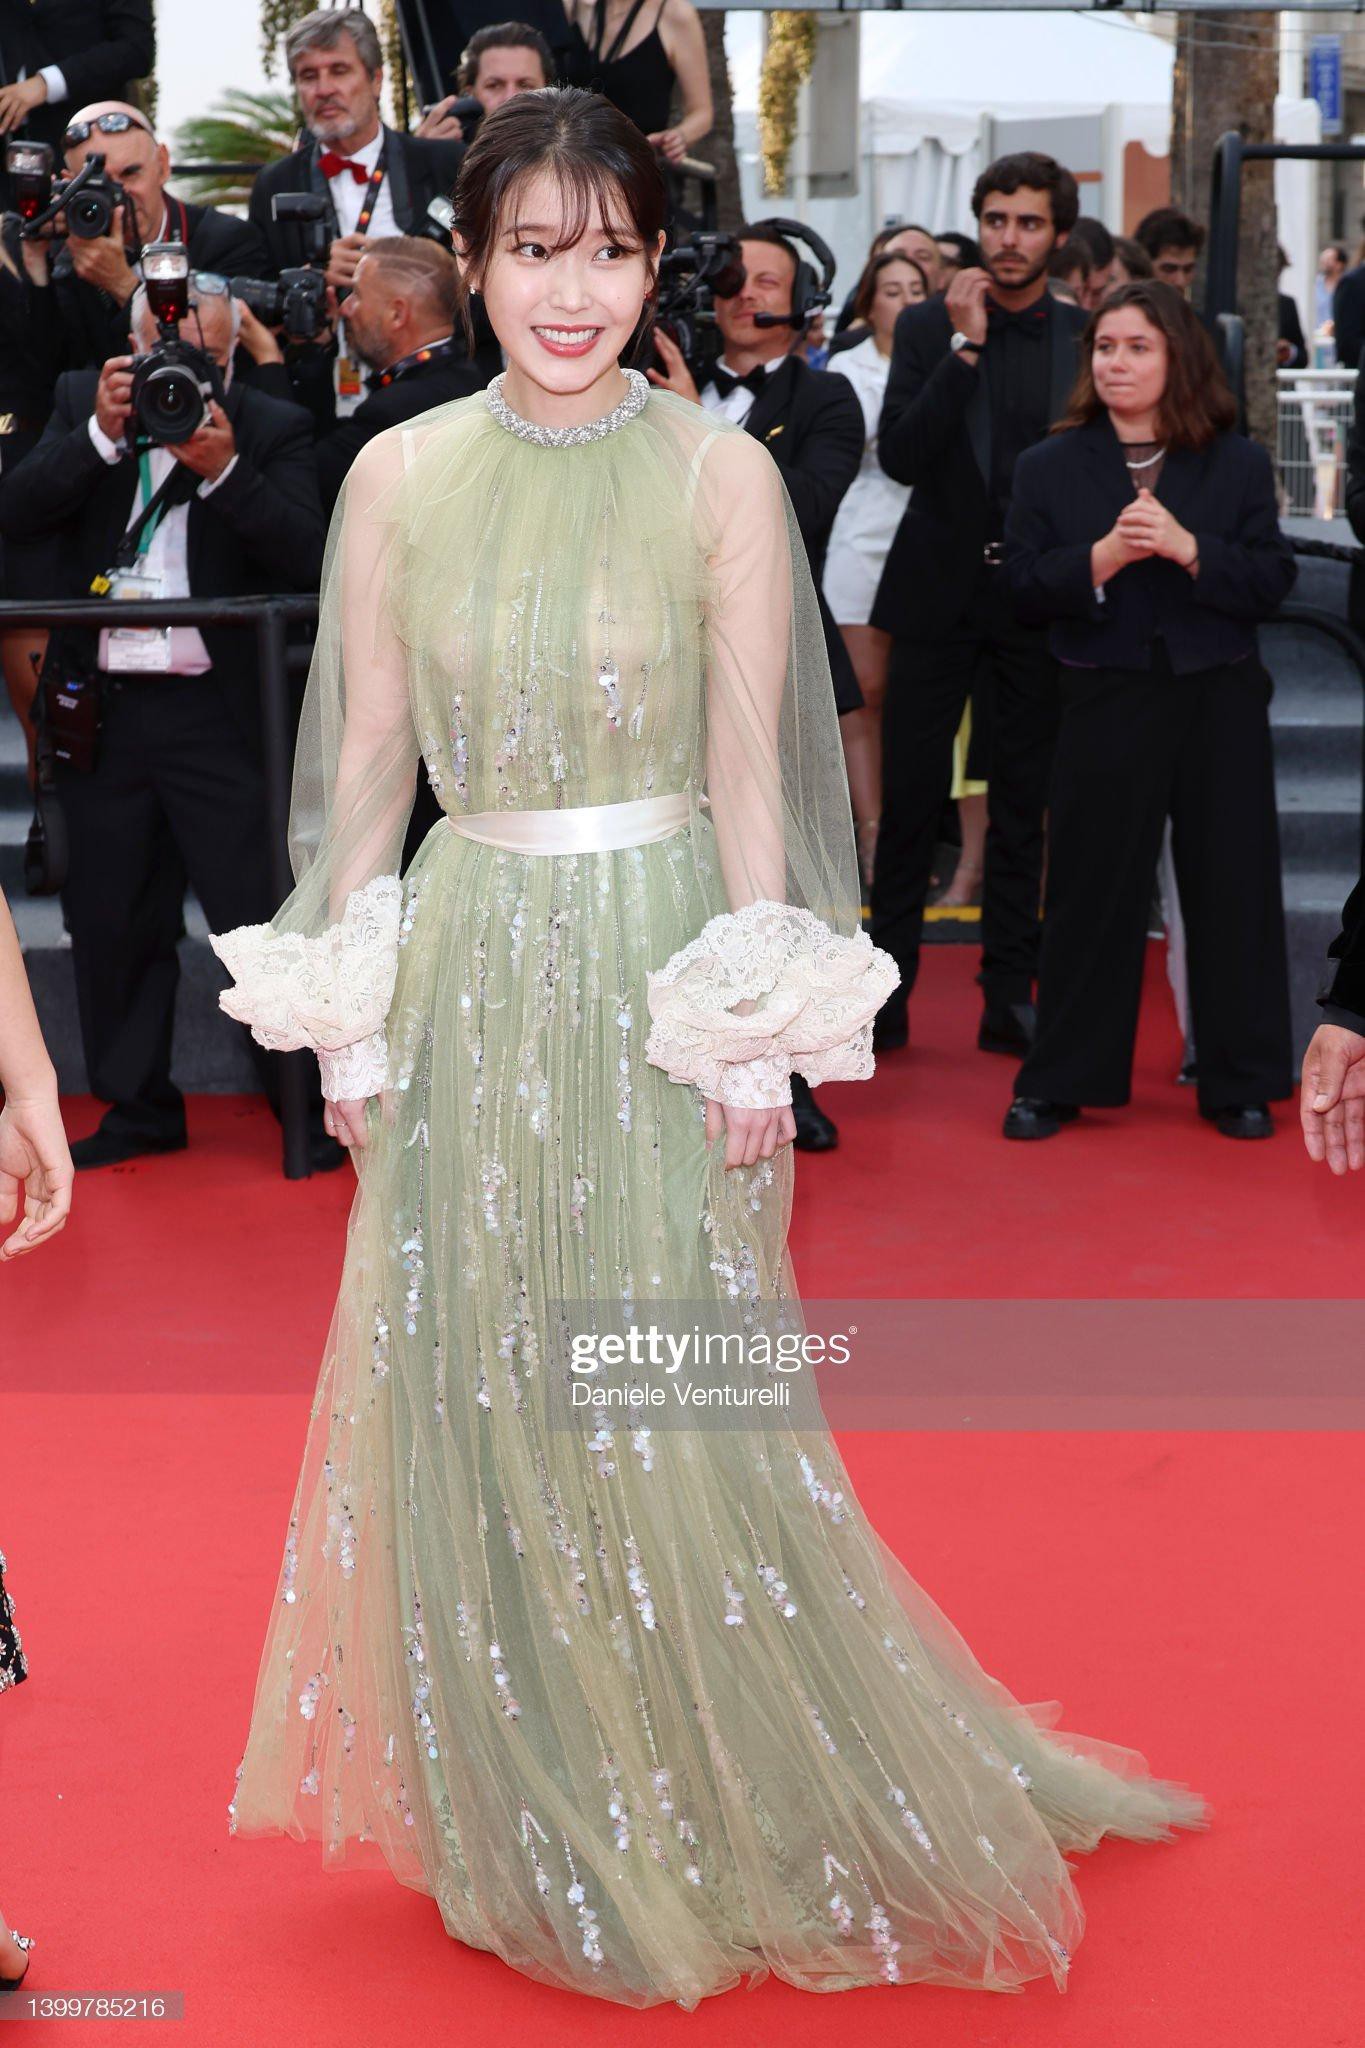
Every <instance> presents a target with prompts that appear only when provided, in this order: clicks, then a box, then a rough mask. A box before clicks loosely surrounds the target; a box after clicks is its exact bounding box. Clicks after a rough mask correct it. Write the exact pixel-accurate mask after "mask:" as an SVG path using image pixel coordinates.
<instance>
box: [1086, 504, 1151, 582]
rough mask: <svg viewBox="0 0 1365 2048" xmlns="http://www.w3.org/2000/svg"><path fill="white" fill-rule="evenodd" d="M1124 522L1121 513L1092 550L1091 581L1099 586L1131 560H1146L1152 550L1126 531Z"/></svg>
mask: <svg viewBox="0 0 1365 2048" xmlns="http://www.w3.org/2000/svg"><path fill="white" fill-rule="evenodd" d="M1122 522H1123V514H1122V513H1120V514H1119V517H1118V520H1117V521H1116V522H1115V524H1114V525H1113V526H1111V527H1110V529H1109V531H1108V533H1106V535H1105V536H1104V539H1103V540H1097V541H1096V542H1095V545H1094V546H1093V547H1092V548H1091V550H1090V581H1091V582H1092V583H1093V584H1095V585H1097V586H1098V585H1099V584H1101V583H1107V582H1108V581H1109V579H1110V577H1111V576H1117V575H1118V573H1119V570H1120V569H1126V568H1127V567H1128V564H1129V563H1130V562H1145V561H1146V560H1147V558H1148V556H1149V555H1150V554H1151V552H1152V550H1151V549H1150V548H1149V547H1148V546H1147V544H1146V542H1145V541H1140V540H1138V539H1137V538H1136V537H1135V536H1134V535H1132V534H1130V533H1128V532H1127V531H1125V529H1124V526H1123V523H1122Z"/></svg>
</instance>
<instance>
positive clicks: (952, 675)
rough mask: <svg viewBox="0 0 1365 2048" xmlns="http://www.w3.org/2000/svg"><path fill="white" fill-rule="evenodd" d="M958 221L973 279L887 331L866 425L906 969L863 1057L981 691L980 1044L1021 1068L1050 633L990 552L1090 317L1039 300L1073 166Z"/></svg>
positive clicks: (1007, 160)
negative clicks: (878, 477) (884, 488)
mask: <svg viewBox="0 0 1365 2048" xmlns="http://www.w3.org/2000/svg"><path fill="white" fill-rule="evenodd" d="M972 210H973V212H974V213H975V215H976V218H977V221H978V223H979V235H980V241H981V249H982V260H983V265H984V267H983V268H980V269H978V268H976V267H971V268H968V269H964V270H961V271H959V272H958V274H957V276H956V277H955V278H954V279H953V280H952V282H951V283H950V285H949V286H948V290H947V293H946V295H945V296H944V297H943V298H934V299H929V300H927V301H926V302H924V303H923V304H921V305H917V306H907V307H906V308H905V310H904V311H903V312H902V313H901V315H900V317H899V318H898V319H897V321H896V326H895V331H894V338H893V354H892V359H891V372H890V375H889V377H888V378H887V384H886V394H885V397H884V399H883V402H882V411H881V417H880V420H879V422H878V430H877V453H878V459H879V460H880V462H881V465H882V468H883V469H884V470H885V471H886V472H887V474H888V475H889V476H892V477H894V478H895V479H896V481H897V482H898V483H903V484H910V485H912V486H913V489H912V493H911V497H910V502H909V504H908V505H907V507H906V509H905V513H904V515H903V517H902V519H901V523H900V526H899V527H898V528H897V531H896V536H895V539H894V540H893V541H892V543H891V547H890V550H889V551H888V554H887V559H886V565H885V567H884V569H883V571H882V577H881V582H880V584H879V585H878V589H877V595H876V598H875V600H874V603H873V607H872V624H873V625H874V626H880V627H881V629H882V630H883V631H884V632H887V633H890V634H891V635H892V636H893V643H894V644H893V646H892V650H891V662H890V667H889V670H888V674H887V689H886V708H885V711H884V713H883V729H882V752H883V785H882V815H881V826H880V829H879V831H878V834H877V852H876V860H875V866H874V872H873V882H872V938H873V941H874V943H875V944H876V945H879V946H883V947H885V949H886V951H887V952H888V953H890V954H891V955H892V956H893V958H894V959H895V961H896V963H897V965H898V966H899V968H900V973H901V979H900V986H899V987H898V988H897V989H896V990H894V991H893V993H892V994H891V996H890V997H889V998H888V1000H887V1002H886V1004H885V1006H884V1008H883V1009H882V1011H881V1014H880V1015H879V1017H878V1019H877V1024H876V1028H875V1030H874V1035H873V1043H874V1045H876V1046H877V1047H878V1048H879V1049H880V1050H890V1049H891V1048H893V1047H895V1046H900V1045H904V1044H905V1042H906V1039H907V1037H908V1035H909V1021H908V1012H907V999H908V997H909V994H910V991H911V989H912V988H913V987H914V983H915V976H916V974H917V972H918V969H919V952H920V934H921V928H922V925H923V919H924V903H925V897H926V895H927V893H928V888H929V874H930V868H931V865H932V862H933V854H934V842H935V838H936V835H937V826H938V819H939V815H940V813H941V811H942V808H943V803H944V800H945V798H946V796H947V793H948V789H949V786H950V777H951V766H952V746H953V736H954V734H955V733H956V732H957V729H958V726H959V724H960V723H961V719H962V713H963V710H964V708H965V706H966V704H967V702H968V700H969V699H970V698H971V697H972V696H973V694H974V693H976V694H977V697H978V703H979V702H980V697H981V693H983V692H984V693H985V695H986V702H987V704H988V705H989V707H990V730H991V744H990V761H989V766H988V769H987V774H988V790H989V793H988V797H987V803H988V819H989V822H988V826H987V832H986V871H985V877H984V883H983V889H982V908H981V938H982V946H981V971H980V975H979V977H978V979H979V981H980V983H981V988H982V992H983V996H984V1014H983V1016H982V1020H981V1028H980V1032H979V1035H978V1040H977V1042H978V1044H979V1045H980V1046H981V1048H982V1050H983V1051H988V1052H1002V1053H1010V1054H1023V1053H1025V1052H1027V1051H1028V1049H1029V1046H1030V1045H1031V1043H1032V1040H1033V1032H1034V1009H1033V978H1034V975H1035V973H1036V970H1037V960H1038V940H1039V920H1038V909H1039V898H1040V893H1041V883H1042V863H1043V814H1044V810H1045V808H1046V804H1047V789H1048V778H1049V775H1050V773H1051V767H1052V754H1053V748H1054V744H1055V740H1056V732H1057V723H1058V716H1059V704H1058V690H1057V672H1056V665H1055V663H1054V662H1053V660H1052V658H1051V656H1050V655H1049V654H1048V651H1047V640H1046V635H1045V633H1044V632H1043V630H1042V629H1041V628H1038V627H1033V626H1027V627H1026V626H1021V625H1019V624H1018V623H1017V622H1016V620H1015V618H1014V616H1013V613H1012V610H1011V607H1010V604H1009V601H1008V598H1007V595H1006V592H1005V586H1004V581H1003V574H1002V569H1001V566H1000V564H1001V553H1002V540H1003V535H1004V530H1005V513H1006V509H1007V507H1008V504H1009V493H1010V481H1011V477H1012V475H1013V470H1014V463H1015V459H1016V457H1017V456H1018V455H1020V454H1021V453H1022V451H1023V450H1024V449H1025V448H1027V447H1029V446H1030V445H1031V444H1032V443H1033V442H1035V441H1039V440H1041V439H1042V437H1043V435H1044V434H1045V433H1046V432H1047V430H1048V427H1049V425H1050V423H1051V422H1052V421H1053V420H1055V419H1056V418H1058V416H1059V415H1060V414H1061V413H1062V411H1063V410H1064V409H1065V405H1066V400H1067V395H1068V393H1069V391H1070V389H1071V385H1072V381H1073V379H1074V377H1075V373H1076V365H1077V350H1076V341H1077V337H1078V336H1079V334H1080V331H1081V329H1082V328H1083V327H1084V326H1085V323H1086V317H1087V316H1086V314H1085V313H1084V312H1083V311H1082V310H1081V309H1080V308H1079V307H1078V306H1072V305H1068V304H1066V303H1065V302H1064V301H1063V300H1061V299H1058V298H1055V297H1054V296H1053V295H1052V294H1051V293H1050V292H1049V291H1048V288H1047V274H1048V263H1049V259H1050V257H1051V255H1052V252H1053V250H1054V248H1056V247H1057V245H1058V244H1059V243H1060V242H1062V241H1063V240H1064V239H1065V237H1066V235H1067V234H1068V232H1069V231H1070V229H1071V227H1072V225H1073V223H1074V222H1075V219H1076V215H1077V212H1078V210H1079V201H1078V196H1077V190H1076V181H1075V179H1074V178H1073V177H1072V175H1071V173H1070V172H1069V171H1067V170H1064V169H1063V168H1062V166H1061V165H1060V164H1058V163H1056V162H1055V161H1054V160H1053V158H1051V157H1049V156H1041V155H1038V154H1036V153H1034V152H1032V151H1027V152H1024V153H1021V154H1019V155H1014V156H1006V157H1001V158H1000V159H999V160H998V161H997V162H995V163H993V164H991V165H990V166H989V168H988V169H987V170H985V171H984V172H983V173H982V175H981V176H980V177H979V178H978V179H977V182H976V189H975V191H974V193H973V195H972Z"/></svg>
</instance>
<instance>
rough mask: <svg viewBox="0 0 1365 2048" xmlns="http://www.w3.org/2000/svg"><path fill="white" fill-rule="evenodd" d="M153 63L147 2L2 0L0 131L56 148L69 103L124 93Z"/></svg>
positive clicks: (149, 0) (149, 1) (149, 71)
mask: <svg viewBox="0 0 1365 2048" xmlns="http://www.w3.org/2000/svg"><path fill="white" fill-rule="evenodd" d="M155 64H156V29H155V26H154V23H153V17H152V0H0V134H4V135H10V134H14V133H16V132H17V133H19V134H22V135H23V137H24V139H25V140H26V141H29V142H47V143H50V144H51V145H52V147H53V148H54V149H55V150H57V151H58V153H60V150H61V142H62V134H63V131H64V130H65V128H66V124H67V122H68V120H69V119H70V117H71V110H72V108H73V107H79V106H80V105H81V104H82V102H83V101H86V100H102V99H105V98H116V99H122V98H123V97H124V95H125V94H126V93H127V91H128V88H129V86H130V85H131V84H132V83H133V81H134V79H138V78H150V77H151V75H152V71H153V68H154V66H155Z"/></svg>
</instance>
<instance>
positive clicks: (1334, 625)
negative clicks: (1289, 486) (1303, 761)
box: [1268, 540, 1365, 871]
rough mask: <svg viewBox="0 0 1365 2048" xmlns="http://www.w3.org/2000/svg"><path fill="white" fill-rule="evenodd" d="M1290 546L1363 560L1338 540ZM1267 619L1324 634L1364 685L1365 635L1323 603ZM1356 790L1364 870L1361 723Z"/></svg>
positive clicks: (1364, 554) (1335, 558)
mask: <svg viewBox="0 0 1365 2048" xmlns="http://www.w3.org/2000/svg"><path fill="white" fill-rule="evenodd" d="M1292 546H1293V549H1294V553H1295V554H1296V555H1316V556H1317V557H1318V558H1319V559H1320V560H1326V561H1331V562H1352V563H1354V562H1365V550H1362V549H1360V548H1352V547H1343V546H1342V545H1341V543H1340V542H1339V541H1330V540H1295V541H1293V543H1292ZM1268 623H1269V624H1270V625H1272V626H1307V627H1309V628H1310V629H1311V630H1312V631H1314V632H1317V633H1324V634H1326V636H1327V638H1328V639H1329V640H1332V641H1335V643H1336V645H1337V646H1338V647H1339V648H1340V649H1341V651H1342V653H1343V654H1344V655H1345V656H1346V657H1347V659H1348V660H1349V661H1350V662H1351V663H1352V665H1353V666H1354V668H1355V672H1356V678H1357V680H1358V681H1359V682H1360V684H1361V685H1362V687H1363V688H1365V638H1362V636H1361V635H1360V634H1359V633H1358V632H1357V631H1356V629H1355V627H1354V626H1353V625H1352V624H1351V622H1350V620H1349V619H1343V618H1340V617H1339V616H1338V615H1337V613H1336V612H1329V611H1328V610H1327V609H1326V608H1325V606H1323V605H1317V604H1292V603H1291V604H1282V605H1281V606H1280V609H1279V610H1278V611H1277V612H1276V613H1275V615H1274V617H1273V618H1271V619H1270V620H1269V621H1268ZM1360 793H1361V794H1360V860H1361V868H1362V871H1365V725H1362V728H1361V756H1360Z"/></svg>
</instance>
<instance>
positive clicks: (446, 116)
mask: <svg viewBox="0 0 1365 2048" xmlns="http://www.w3.org/2000/svg"><path fill="white" fill-rule="evenodd" d="M499 4H504V0H499ZM553 5H554V12H555V13H556V14H557V15H558V16H559V21H560V26H561V27H562V28H563V29H564V30H565V32H566V34H567V32H568V20H567V17H566V16H565V13H564V10H563V8H562V7H560V6H559V5H558V0H553ZM547 11H548V10H547ZM446 76H447V77H448V78H449V79H452V80H453V81H454V86H455V90H454V91H453V92H447V93H446V94H445V96H444V98H442V99H441V100H439V101H438V102H437V104H436V105H435V106H434V107H432V109H431V111H430V112H429V113H428V114H427V116H426V118H425V120H424V121H423V122H422V125H421V127H420V128H419V129H418V130H417V133H418V134H419V135H427V136H452V135H453V136H458V137H459V138H460V140H461V141H464V142H472V141H473V140H474V137H475V136H476V135H477V134H478V132H479V123H480V121H482V119H483V117H484V115H485V114H492V113H494V112H496V110H497V109H498V108H499V107H500V106H502V105H503V103H504V101H506V100H510V99H515V97H516V95H517V94H518V93H519V92H539V91H541V90H542V89H543V88H544V87H545V86H547V85H553V84H554V83H555V81H556V79H557V78H558V77H559V67H558V65H557V64H556V62H555V56H554V52H553V51H552V50H551V48H550V45H549V44H548V43H547V42H546V40H545V38H544V36H543V35H542V34H541V32H540V30H539V29H538V28H532V27H530V26H529V25H528V24H527V22H526V21H524V20H523V21H495V22H490V23H488V24H487V26H486V27H483V28H479V29H476V30H475V31H474V34H473V35H472V36H470V38H469V40H468V42H467V43H465V44H464V45H463V47H462V49H460V50H459V51H458V52H457V54H456V57H455V60H454V61H453V63H452V66H451V68H450V71H449V72H448V73H447V74H446ZM462 99H463V100H470V99H472V100H475V101H477V103H478V104H477V106H476V107H474V108H472V109H467V110H466V112H465V114H464V117H463V119H462V118H461V117H460V116H459V115H458V114H456V113H455V111H454V109H455V107H456V104H457V103H458V102H459V101H460V100H462Z"/></svg>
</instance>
